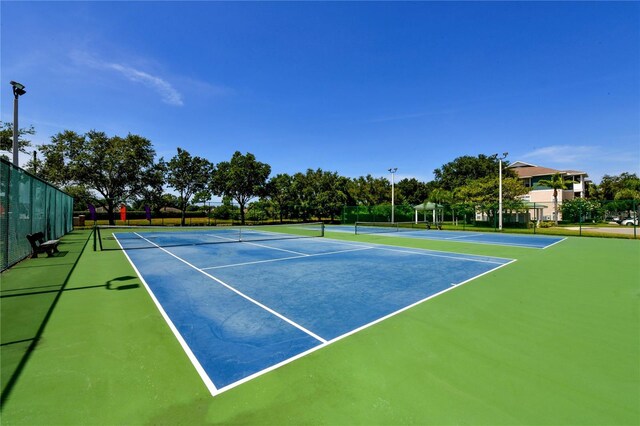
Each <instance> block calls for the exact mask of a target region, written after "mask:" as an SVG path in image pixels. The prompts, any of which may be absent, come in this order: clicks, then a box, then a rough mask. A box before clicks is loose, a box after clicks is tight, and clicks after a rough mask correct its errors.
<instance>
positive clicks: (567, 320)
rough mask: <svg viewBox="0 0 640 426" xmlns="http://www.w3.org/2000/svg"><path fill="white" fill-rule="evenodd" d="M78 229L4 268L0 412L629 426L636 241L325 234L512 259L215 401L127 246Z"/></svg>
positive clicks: (639, 248)
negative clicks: (513, 241)
mask: <svg viewBox="0 0 640 426" xmlns="http://www.w3.org/2000/svg"><path fill="white" fill-rule="evenodd" d="M88 237H89V231H74V232H72V233H71V234H69V235H67V236H66V237H64V238H63V240H62V243H61V245H60V250H61V252H62V256H59V257H55V258H47V257H43V258H38V259H29V260H26V261H24V262H22V263H20V264H18V265H16V266H14V267H13V268H11V269H10V270H9V271H6V272H4V273H3V274H2V281H1V284H0V290H1V295H2V299H1V301H2V306H1V308H2V309H1V313H2V318H1V319H2V347H1V350H2V352H1V355H2V376H1V377H2V392H3V393H2V419H1V421H2V424H3V425H35V424H47V425H50V424H83V425H86V424H101V425H107V424H108V425H111V424H191V425H193V424H274V425H276V424H277V425H282V424H309V423H312V424H438V425H440V424H492V425H494V424H536V425H538V424H562V425H575V424H594V425H596V424H597V425H602V424H611V425H638V424H640V362H638V360H639V359H640V315H639V313H640V304H639V303H638V302H639V296H640V242H638V241H637V240H620V239H604V238H574V237H569V238H568V239H567V240H565V241H563V242H562V243H560V244H556V245H554V246H552V247H550V248H548V249H546V250H536V249H526V248H514V247H501V246H489V245H481V244H465V243H460V242H455V243H451V242H447V241H429V240H416V239H407V240H403V239H401V238H389V237H376V236H353V235H347V234H339V233H327V237H329V238H336V239H351V240H357V241H369V242H376V243H384V244H395V245H401V246H406V247H417V248H427V249H434V250H443V251H452V252H461V253H470V254H480V255H489V256H498V257H506V258H515V259H517V260H518V261H517V262H515V263H513V264H511V265H509V266H507V267H504V268H501V269H499V270H497V271H495V272H493V273H490V274H487V275H484V276H482V277H479V278H477V279H475V280H473V281H471V282H469V283H467V284H465V285H463V286H460V287H458V288H456V289H454V290H453V291H450V292H447V293H444V294H443V295H441V296H439V297H436V298H434V299H431V300H429V301H427V302H425V303H423V304H421V305H418V306H416V307H414V308H412V309H409V310H407V311H404V312H403V313H401V314H399V315H397V316H394V317H392V318H390V319H388V320H386V321H383V322H381V323H379V324H377V325H375V326H373V327H369V328H367V329H365V330H364V331H362V332H360V333H357V334H355V335H352V336H350V337H348V338H345V339H342V340H340V341H338V342H336V343H334V344H332V345H329V346H327V347H326V348H323V349H322V350H318V351H315V352H313V353H311V354H310V355H308V356H306V357H303V358H301V359H299V360H297V361H295V362H292V363H289V364H286V365H284V366H283V367H281V368H278V369H276V370H274V371H272V372H270V373H267V374H265V375H262V376H260V377H258V378H257V379H254V380H252V381H249V382H247V383H244V384H242V385H240V386H238V387H235V388H233V389H231V390H229V391H227V392H224V393H222V394H220V395H218V396H216V397H211V396H210V394H209V393H208V391H207V389H206V387H205V386H204V384H203V383H202V381H201V380H200V377H199V376H198V374H197V372H196V371H195V369H194V367H193V366H192V365H191V363H190V362H189V360H188V358H187V356H186V355H185V353H184V351H183V350H182V348H181V347H180V345H179V343H178V342H177V341H176V339H175V337H174V336H173V334H172V333H171V331H170V330H169V327H168V326H167V324H166V323H165V322H164V320H163V318H162V317H161V315H160V313H159V312H158V310H157V309H156V307H155V305H154V304H153V302H152V300H151V298H150V297H149V295H148V293H147V292H146V289H145V287H144V286H143V285H142V284H141V282H140V280H139V278H138V277H137V276H136V273H135V271H134V270H133V268H132V267H131V266H130V265H129V263H128V262H127V260H126V259H125V257H124V255H123V253H122V252H119V251H108V252H93V251H92V250H91V244H90V243H89V244H86V245H85V242H86V241H87V239H88Z"/></svg>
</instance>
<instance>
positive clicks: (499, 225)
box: [498, 152, 509, 231]
mask: <svg viewBox="0 0 640 426" xmlns="http://www.w3.org/2000/svg"><path fill="white" fill-rule="evenodd" d="M507 155H509V153H508V152H503V153H502V157H498V163H499V167H500V171H499V176H500V177H499V179H498V182H499V184H498V229H499V230H500V231H502V160H504V159H505V158H507Z"/></svg>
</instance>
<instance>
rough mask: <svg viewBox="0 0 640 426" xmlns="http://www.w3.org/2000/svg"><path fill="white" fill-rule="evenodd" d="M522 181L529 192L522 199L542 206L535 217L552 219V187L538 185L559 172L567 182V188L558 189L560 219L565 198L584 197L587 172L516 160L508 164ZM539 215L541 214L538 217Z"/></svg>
mask: <svg viewBox="0 0 640 426" xmlns="http://www.w3.org/2000/svg"><path fill="white" fill-rule="evenodd" d="M508 168H509V169H511V170H513V171H514V172H515V173H516V174H517V175H518V177H519V178H520V179H521V180H522V181H523V183H524V186H526V187H527V188H529V193H528V194H527V195H524V196H523V197H522V199H523V200H524V201H526V202H528V203H529V205H531V206H543V205H544V207H542V208H539V209H536V210H537V213H538V214H537V215H536V216H537V217H536V218H535V219H537V220H538V221H540V220H553V189H552V188H549V187H546V186H543V185H540V181H542V180H550V179H551V177H552V176H553V175H554V174H556V173H559V174H560V175H561V176H562V177H563V178H564V180H565V181H566V182H569V185H568V187H567V189H565V190H558V220H562V213H561V206H562V202H563V201H566V200H573V199H574V198H585V197H586V195H587V190H588V184H589V182H590V180H589V179H588V176H589V175H588V174H587V173H586V172H581V171H578V170H556V169H551V168H548V167H541V166H536V165H534V164H529V163H525V162H523V161H516V162H514V163H512V164H510V165H509V166H508ZM539 215H542V217H540V216H539Z"/></svg>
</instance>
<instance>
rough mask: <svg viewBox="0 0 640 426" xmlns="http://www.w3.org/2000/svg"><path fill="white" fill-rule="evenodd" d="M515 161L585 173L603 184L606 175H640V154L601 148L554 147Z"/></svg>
mask: <svg viewBox="0 0 640 426" xmlns="http://www.w3.org/2000/svg"><path fill="white" fill-rule="evenodd" d="M514 160H523V161H531V162H532V163H534V164H537V165H540V166H546V167H557V168H558V169H572V170H583V171H585V172H587V173H588V174H589V176H590V177H591V178H592V179H593V180H594V181H595V182H599V181H600V179H601V178H602V176H604V175H605V174H609V175H615V174H620V173H623V172H630V173H638V172H640V167H639V165H640V151H639V150H637V149H634V150H631V151H629V150H625V149H624V148H616V147H603V146H600V145H551V146H545V147H541V148H537V149H534V150H533V151H530V152H528V153H525V154H523V155H518V158H515V159H514Z"/></svg>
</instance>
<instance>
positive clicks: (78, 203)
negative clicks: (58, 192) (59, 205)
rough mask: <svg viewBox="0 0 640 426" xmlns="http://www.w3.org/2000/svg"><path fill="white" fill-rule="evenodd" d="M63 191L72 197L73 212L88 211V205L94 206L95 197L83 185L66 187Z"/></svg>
mask: <svg viewBox="0 0 640 426" xmlns="http://www.w3.org/2000/svg"><path fill="white" fill-rule="evenodd" d="M63 191H64V192H66V193H67V194H69V195H71V196H72V197H73V207H74V208H73V209H74V210H88V209H89V207H88V206H89V204H96V202H97V200H96V197H95V196H94V195H93V194H92V193H91V191H89V189H87V187H86V186H84V185H68V186H66V187H64V188H63Z"/></svg>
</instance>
